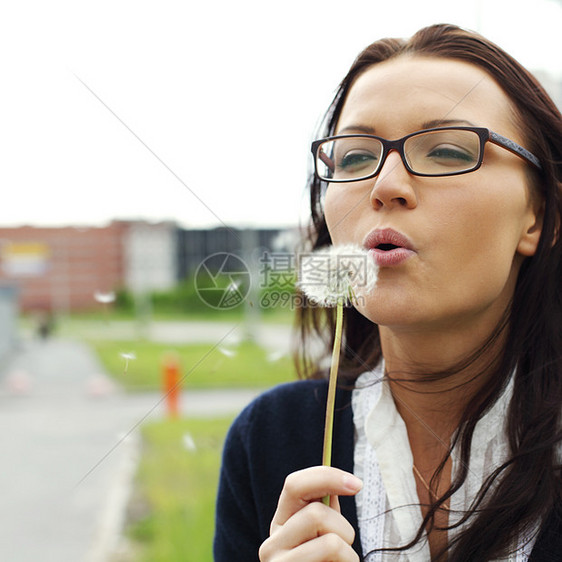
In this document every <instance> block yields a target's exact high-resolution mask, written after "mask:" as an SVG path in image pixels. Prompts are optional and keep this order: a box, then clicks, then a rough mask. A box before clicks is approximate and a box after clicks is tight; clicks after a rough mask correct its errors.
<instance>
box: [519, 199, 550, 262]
mask: <svg viewBox="0 0 562 562" xmlns="http://www.w3.org/2000/svg"><path fill="white" fill-rule="evenodd" d="M533 207H535V206H533ZM533 207H530V208H529V210H528V212H527V215H526V217H525V222H524V225H523V231H522V235H521V238H520V239H519V244H518V245H517V253H519V254H520V255H522V256H525V257H531V256H534V255H535V252H536V251H537V247H538V245H539V240H540V237H541V233H542V224H543V218H544V201H543V202H541V203H540V205H538V208H533Z"/></svg>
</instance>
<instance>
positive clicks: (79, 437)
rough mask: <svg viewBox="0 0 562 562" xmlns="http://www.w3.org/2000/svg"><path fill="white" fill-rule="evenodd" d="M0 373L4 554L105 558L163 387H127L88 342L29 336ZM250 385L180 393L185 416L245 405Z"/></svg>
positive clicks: (100, 561) (26, 561)
mask: <svg viewBox="0 0 562 562" xmlns="http://www.w3.org/2000/svg"><path fill="white" fill-rule="evenodd" d="M2 367H3V368H2V369H1V373H0V452H1V457H2V461H1V462H0V561H2V562H37V561H39V560H40V561H42V562H81V561H84V562H104V561H105V560H107V553H108V551H110V550H111V549H112V548H113V546H114V544H115V541H116V540H117V538H118V532H119V529H120V525H121V523H122V515H123V506H124V505H125V502H126V500H127V497H128V491H129V485H130V478H131V476H132V475H133V473H134V469H135V461H136V458H135V455H136V450H137V449H136V447H137V442H138V433H137V427H138V426H139V424H140V423H142V421H144V420H146V419H151V418H156V417H158V416H161V415H162V414H163V406H162V403H161V398H160V396H158V395H157V394H143V395H126V394H124V393H123V392H121V391H120V389H118V388H116V387H115V386H113V385H112V384H111V382H110V381H109V379H107V377H105V376H104V374H103V372H102V369H101V366H100V364H99V363H98V362H97V358H96V357H95V356H94V355H93V354H92V352H91V351H90V349H89V348H88V347H87V346H86V345H84V344H81V343H77V342H74V341H71V340H60V339H53V340H49V341H46V342H41V341H29V342H27V343H24V344H22V347H21V349H20V350H19V352H18V353H16V354H15V355H14V356H13V357H12V358H11V359H10V360H7V361H5V362H4V365H3V366H2ZM255 394H256V393H255V392H252V391H237V392H228V393H224V392H220V391H219V392H201V393H197V394H196V393H195V392H194V391H191V392H190V394H189V396H182V403H183V404H184V411H186V412H187V413H188V414H189V415H194V416H195V415H197V416H199V415H209V414H210V415H215V414H217V413H218V414H220V413H227V412H229V413H230V412H236V411H238V410H240V409H241V408H242V407H243V406H244V405H245V404H246V403H247V402H248V401H249V400H251V398H252V397H253V396H255Z"/></svg>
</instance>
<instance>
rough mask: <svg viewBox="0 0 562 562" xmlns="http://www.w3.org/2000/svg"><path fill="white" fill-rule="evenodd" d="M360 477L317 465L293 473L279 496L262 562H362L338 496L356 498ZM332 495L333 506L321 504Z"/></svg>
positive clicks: (262, 552) (353, 533)
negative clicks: (324, 498)
mask: <svg viewBox="0 0 562 562" xmlns="http://www.w3.org/2000/svg"><path fill="white" fill-rule="evenodd" d="M361 487H362V482H361V480H359V479H358V478H357V477H355V476H353V475H352V474H349V473H348V472H344V471H342V470H339V469H337V468H331V467H326V466H317V467H313V468H307V469H305V470H300V471H298V472H294V473H293V474H290V475H289V476H288V477H287V479H286V480H285V485H284V486H283V490H282V492H281V496H280V497H279V504H278V505H277V511H276V512H275V515H274V517H273V521H272V522H271V528H270V536H269V538H268V539H267V540H266V541H265V542H264V543H263V544H262V545H261V548H260V551H259V557H260V560H261V562H290V561H299V562H304V561H306V562H316V561H318V562H320V561H327V560H329V561H338V562H358V560H359V556H358V555H357V553H356V552H355V551H354V550H353V548H352V547H351V545H352V544H353V540H354V538H355V530H354V529H353V527H352V526H351V525H350V524H349V522H348V521H347V520H346V519H345V518H344V517H343V516H342V515H341V511H340V505H339V501H338V497H337V496H354V495H355V494H356V493H357V492H358V491H359V490H360V489H361ZM327 495H329V496H331V498H330V507H328V506H326V505H324V504H323V503H322V501H321V500H322V498H323V497H324V496H327Z"/></svg>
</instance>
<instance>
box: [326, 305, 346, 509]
mask: <svg viewBox="0 0 562 562" xmlns="http://www.w3.org/2000/svg"><path fill="white" fill-rule="evenodd" d="M342 326H343V299H340V300H339V302H338V304H337V306H336V331H335V334H334V347H333V349H332V363H331V365H330V382H329V383H328V399H327V401H326V424H325V426H324V449H323V452H322V465H323V466H331V465H332V435H333V430H334V407H335V402H336V385H337V380H338V368H339V364H340V350H341V335H342ZM322 501H323V502H324V503H325V504H326V505H330V496H325V497H324V498H323V499H322Z"/></svg>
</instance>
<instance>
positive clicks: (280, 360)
mask: <svg viewBox="0 0 562 562" xmlns="http://www.w3.org/2000/svg"><path fill="white" fill-rule="evenodd" d="M90 343H91V345H92V346H93V348H94V349H95V350H96V352H97V353H98V356H99V357H100V359H101V361H102V364H103V366H104V367H105V369H106V371H107V372H108V373H109V374H111V375H112V376H113V377H114V378H115V380H117V381H118V382H119V383H120V384H121V385H123V386H124V387H125V388H126V389H127V390H159V389H160V388H161V387H162V383H161V378H162V362H163V359H164V357H166V355H167V354H168V353H169V352H173V353H174V354H175V355H176V356H177V357H178V359H179V362H180V365H181V368H180V373H181V376H182V377H184V378H183V383H182V386H183V387H185V388H217V387H221V388H228V387H230V388H234V387H264V388H265V387H270V386H273V385H275V384H278V383H282V382H287V381H290V380H294V379H295V376H296V375H295V370H294V367H293V363H292V359H291V358H290V357H288V356H283V357H278V356H272V355H271V354H270V353H268V352H267V351H266V350H264V349H262V348H261V347H259V346H258V345H256V344H253V343H244V344H241V345H239V346H237V347H235V348H230V347H229V348H226V349H224V348H214V347H213V345H211V344H189V345H175V346H171V345H169V344H162V343H155V342H150V341H140V340H136V341H119V342H115V341H92V342H90ZM133 354H134V357H135V359H127V357H126V356H127V355H133Z"/></svg>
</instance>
